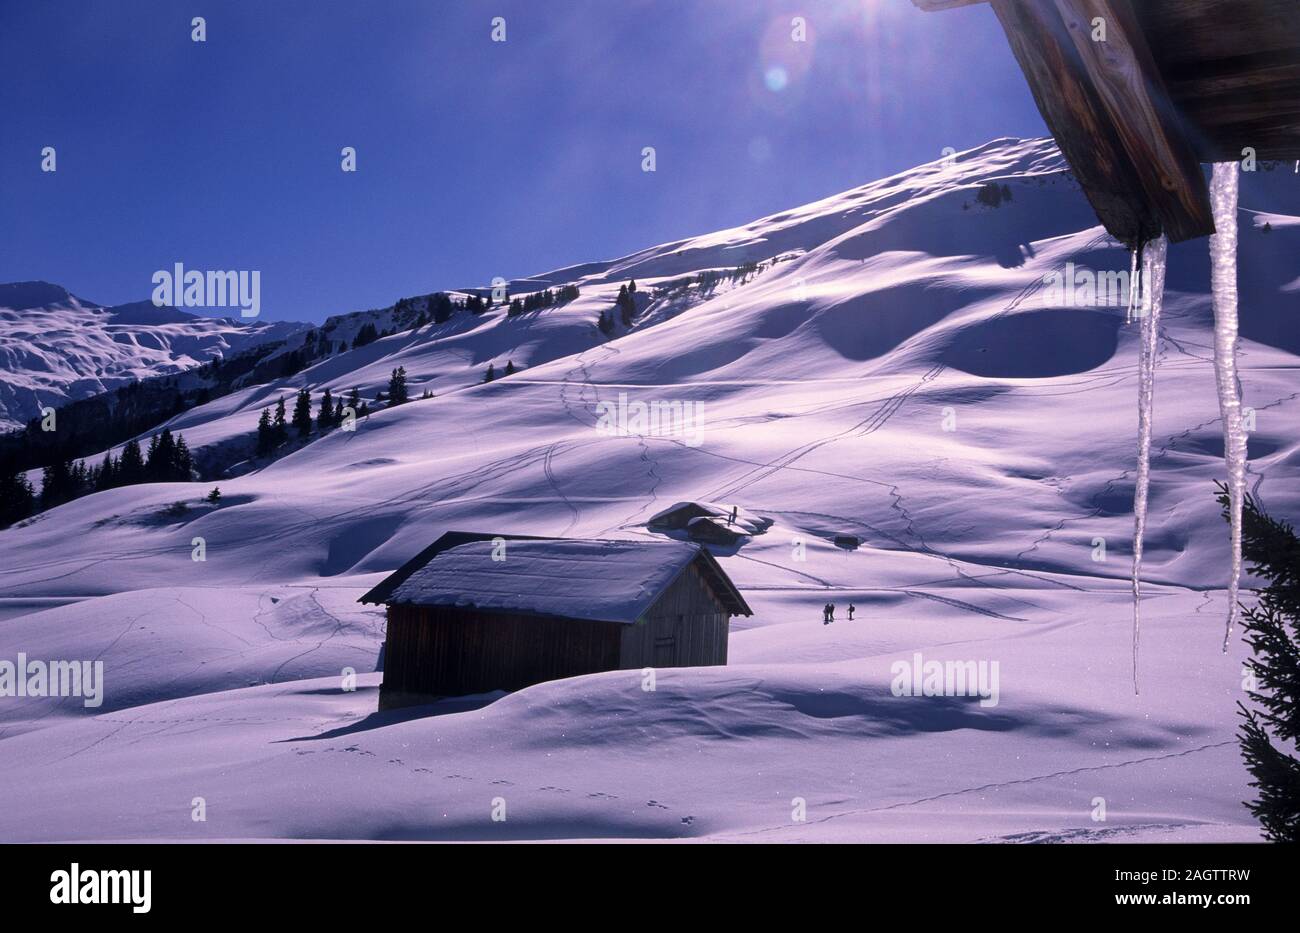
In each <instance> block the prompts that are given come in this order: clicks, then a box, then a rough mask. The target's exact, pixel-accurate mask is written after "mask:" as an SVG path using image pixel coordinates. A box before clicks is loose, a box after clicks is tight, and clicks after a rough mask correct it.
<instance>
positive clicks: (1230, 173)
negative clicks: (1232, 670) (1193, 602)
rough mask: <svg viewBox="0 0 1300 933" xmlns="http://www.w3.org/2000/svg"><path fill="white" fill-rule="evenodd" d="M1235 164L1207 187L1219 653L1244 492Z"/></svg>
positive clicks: (1228, 630)
mask: <svg viewBox="0 0 1300 933" xmlns="http://www.w3.org/2000/svg"><path fill="white" fill-rule="evenodd" d="M1237 172H1238V166H1237V163H1236V162H1216V163H1215V165H1214V177H1213V180H1212V181H1211V183H1210V205H1211V207H1212V208H1213V211H1214V229H1215V230H1216V231H1217V232H1216V233H1215V234H1214V235H1213V236H1212V237H1210V291H1211V293H1212V294H1213V296H1214V380H1215V383H1216V384H1217V385H1218V390H1219V415H1220V417H1221V418H1222V420H1223V456H1224V460H1225V461H1226V464H1227V468H1228V520H1229V522H1230V523H1231V526H1232V569H1231V571H1230V573H1231V574H1232V576H1231V577H1230V578H1229V580H1228V621H1227V625H1226V627H1225V628H1224V632H1223V650H1224V651H1225V652H1226V651H1227V650H1228V640H1229V639H1230V638H1231V637H1232V628H1233V625H1234V624H1235V623H1236V621H1237V585H1238V580H1239V579H1240V577H1241V506H1242V500H1243V499H1244V498H1245V493H1246V430H1245V426H1244V424H1243V420H1242V411H1241V384H1240V382H1239V381H1238V378H1237V186H1238V178H1239V176H1238V174H1237Z"/></svg>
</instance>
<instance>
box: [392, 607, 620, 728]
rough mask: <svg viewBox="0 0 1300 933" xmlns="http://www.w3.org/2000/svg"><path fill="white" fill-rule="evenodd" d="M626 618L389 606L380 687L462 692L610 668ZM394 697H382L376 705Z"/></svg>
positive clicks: (431, 693) (513, 687)
mask: <svg viewBox="0 0 1300 933" xmlns="http://www.w3.org/2000/svg"><path fill="white" fill-rule="evenodd" d="M623 628H624V626H622V625H618V624H615V623H611V622H586V621H578V620H566V619H551V618H542V617H537V616H524V615H508V614H500V613H479V612H476V611H473V610H466V609H444V608H434V607H424V606H396V605H395V606H389V607H388V637H387V641H386V643H385V649H384V683H383V692H384V693H389V694H394V695H398V694H413V695H421V696H426V697H427V696H462V695H464V694H468V693H485V692H487V691H490V690H519V689H522V688H523V687H527V686H530V685H531V684H536V683H542V682H543V681H547V680H558V679H560V678H563V677H574V676H577V675H578V674H590V673H594V672H597V671H610V670H615V669H616V668H617V667H618V666H619V636H620V635H621V634H622V632H621V629H623ZM390 705H397V704H385V703H383V702H382V701H381V708H385V707H386V706H390Z"/></svg>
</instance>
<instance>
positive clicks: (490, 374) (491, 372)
mask: <svg viewBox="0 0 1300 933" xmlns="http://www.w3.org/2000/svg"><path fill="white" fill-rule="evenodd" d="M496 377H497V373H496V367H495V366H493V365H492V364H491V363H488V368H487V375H485V376H484V377H483V381H484V382H491V381H492V380H493V379H495V378H496Z"/></svg>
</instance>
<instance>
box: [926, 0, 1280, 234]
mask: <svg viewBox="0 0 1300 933" xmlns="http://www.w3.org/2000/svg"><path fill="white" fill-rule="evenodd" d="M912 2H913V3H914V4H915V5H916V6H918V7H920V8H922V9H925V10H945V9H951V8H953V7H959V6H971V5H974V4H976V3H980V2H983V0H912ZM989 5H990V6H991V7H992V9H993V12H994V13H995V14H996V15H997V17H998V20H999V21H1000V22H1001V24H1002V28H1003V30H1004V31H1005V32H1006V34H1007V40H1008V41H1009V42H1010V44H1011V50H1012V52H1013V53H1014V54H1015V57H1016V61H1017V62H1018V63H1019V64H1020V69H1021V71H1023V72H1024V74H1025V80H1026V81H1028V83H1029V88H1030V90H1031V91H1032V92H1033V95H1034V101H1035V102H1036V103H1037V104H1038V109H1039V111H1040V112H1041V113H1042V115H1043V119H1044V121H1045V122H1046V123H1047V125H1048V127H1049V128H1050V129H1051V131H1052V135H1053V136H1055V137H1056V142H1057V144H1058V145H1059V146H1060V148H1061V152H1062V153H1063V154H1064V155H1065V158H1066V160H1067V161H1068V162H1069V163H1070V167H1071V169H1073V171H1074V174H1075V176H1076V178H1078V180H1079V183H1080V185H1081V186H1082V187H1083V190H1084V193H1085V194H1086V195H1087V196H1088V200H1089V201H1090V202H1091V203H1092V206H1093V208H1094V210H1096V212H1097V216H1098V217H1099V218H1100V219H1101V221H1102V223H1103V224H1105V226H1106V229H1107V230H1108V231H1110V232H1111V233H1112V234H1113V235H1114V236H1116V237H1117V238H1118V239H1119V240H1121V241H1122V242H1124V243H1126V244H1128V245H1129V246H1134V245H1136V244H1138V243H1141V242H1143V241H1145V240H1147V239H1150V238H1151V237H1154V236H1156V235H1158V234H1160V233H1161V232H1164V233H1166V234H1168V236H1169V238H1170V240H1172V241H1175V242H1177V241H1179V240H1186V239H1191V238H1193V237H1199V236H1206V235H1208V234H1211V233H1213V232H1214V222H1213V218H1212V216H1211V210H1210V204H1209V195H1208V190H1207V186H1206V183H1205V178H1204V174H1203V170H1202V169H1201V167H1200V163H1202V162H1219V161H1232V160H1236V159H1241V158H1243V156H1244V152H1243V150H1245V149H1246V148H1247V147H1249V148H1251V149H1253V150H1254V152H1255V156H1256V158H1258V159H1261V160H1268V159H1283V160H1289V159H1300V2H1297V0H1230V2H1228V0H989ZM1098 19H1100V20H1101V21H1103V22H1104V23H1105V26H1106V33H1107V34H1106V39H1105V41H1104V42H1098V41H1093V38H1092V31H1093V25H1092V24H1093V22H1094V21H1096V20H1098Z"/></svg>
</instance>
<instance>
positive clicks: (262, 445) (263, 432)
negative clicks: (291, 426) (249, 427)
mask: <svg viewBox="0 0 1300 933" xmlns="http://www.w3.org/2000/svg"><path fill="white" fill-rule="evenodd" d="M274 449H275V429H274V428H273V427H271V409H269V408H263V409H262V414H261V416H260V417H259V418H258V419H257V455H258V456H259V457H265V456H266V455H267V454H269V453H270V452H271V451H272V450H274Z"/></svg>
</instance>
